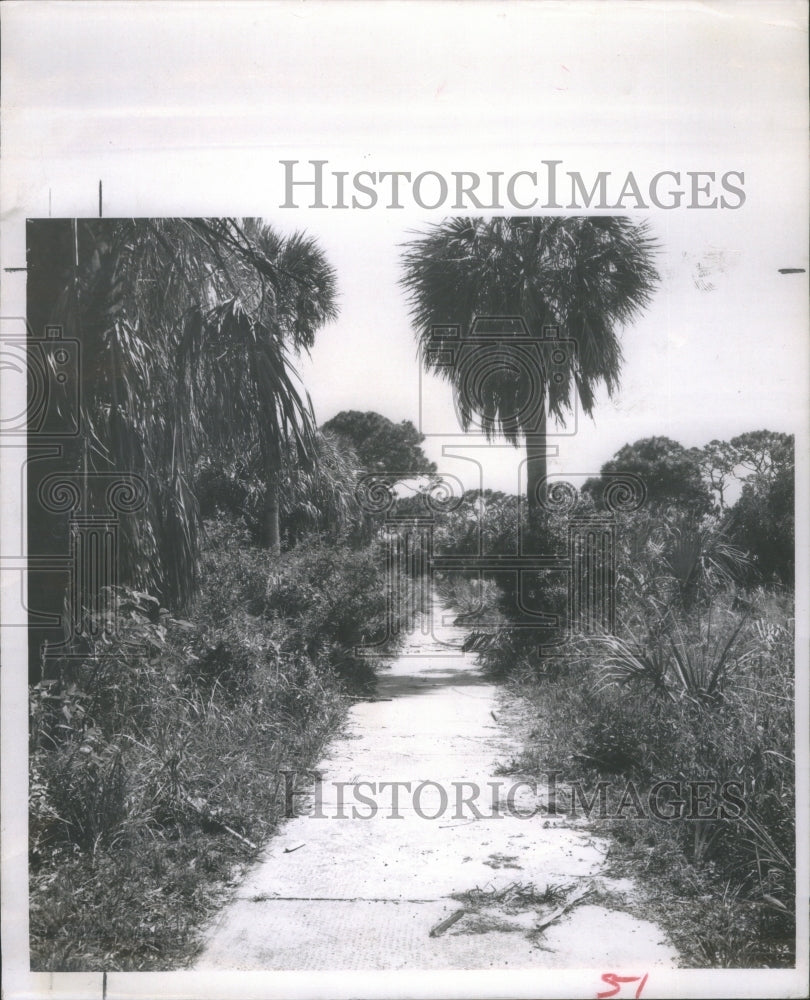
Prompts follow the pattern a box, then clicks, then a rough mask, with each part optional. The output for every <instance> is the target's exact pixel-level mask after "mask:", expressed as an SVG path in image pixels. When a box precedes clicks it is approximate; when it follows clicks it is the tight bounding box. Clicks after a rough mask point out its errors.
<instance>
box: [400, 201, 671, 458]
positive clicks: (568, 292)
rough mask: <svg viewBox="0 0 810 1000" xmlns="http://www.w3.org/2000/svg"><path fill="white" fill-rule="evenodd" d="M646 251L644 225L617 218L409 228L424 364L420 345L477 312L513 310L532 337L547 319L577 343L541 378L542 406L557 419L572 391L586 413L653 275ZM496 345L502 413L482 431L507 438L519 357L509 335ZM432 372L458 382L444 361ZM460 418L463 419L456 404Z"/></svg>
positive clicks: (409, 280) (467, 324)
mask: <svg viewBox="0 0 810 1000" xmlns="http://www.w3.org/2000/svg"><path fill="white" fill-rule="evenodd" d="M654 251H655V243H654V241H653V240H652V238H651V237H650V235H649V233H648V230H647V228H646V227H645V226H644V225H639V224H637V223H633V222H631V221H630V220H628V219H625V218H618V217H607V218H594V217H581V218H579V217H573V218H572V217H520V218H494V219H491V220H488V221H486V220H483V219H480V218H451V219H448V220H445V221H444V222H442V223H439V224H438V225H436V226H433V227H431V228H430V229H429V230H427V231H426V232H423V233H418V234H416V235H415V236H414V237H413V238H412V239H411V240H410V241H409V242H408V243H406V244H405V246H404V250H403V263H404V276H403V279H402V284H403V285H404V287H405V289H406V292H407V294H408V296H409V299H410V305H411V316H412V319H413V323H414V326H415V329H416V331H417V336H418V338H419V342H420V346H421V349H422V353H423V360H424V361H425V362H426V364H427V365H428V366H429V367H430V366H431V361H430V355H429V354H428V348H429V347H431V346H432V341H433V337H434V328H435V327H437V326H440V327H441V326H452V325H457V326H458V327H460V329H461V333H462V336H464V335H466V334H468V333H469V331H470V329H471V327H472V325H473V322H474V321H475V320H476V319H477V318H480V317H492V316H502V317H506V316H510V317H521V318H522V320H523V322H524V323H525V324H526V327H527V328H528V331H529V334H530V336H531V337H534V338H538V339H539V338H542V337H543V333H544V328H547V327H554V326H556V327H559V335H560V337H563V338H569V339H571V340H574V341H575V342H576V348H577V349H576V355H575V357H574V358H572V359H571V363H570V365H569V368H568V372H567V377H565V378H563V379H562V380H560V381H554V380H552V379H548V378H544V379H543V380H542V391H543V393H544V400H543V405H544V406H545V407H547V410H548V412H549V413H550V414H553V415H554V416H555V417H557V418H559V419H560V420H564V418H565V415H566V413H567V412H568V411H569V410H570V408H571V406H572V401H573V395H572V394H573V393H574V392H576V393H577V395H578V396H579V399H580V401H581V403H582V406H583V408H584V410H585V411H586V412H587V413H590V412H591V411H592V409H593V405H594V392H595V388H596V385H597V384H598V383H599V382H600V381H602V382H604V383H605V385H606V386H607V388H608V391H609V392H613V391H614V390H615V388H616V387H617V385H618V378H619V371H620V365H621V348H620V345H619V341H618V337H617V329H618V327H619V326H621V325H622V324H625V323H627V322H629V321H630V320H632V319H633V318H634V317H635V316H636V315H637V314H638V313H639V312H640V311H641V310H642V309H643V307H644V306H645V305H646V304H647V302H648V301H649V298H650V295H651V293H652V290H653V288H654V287H655V284H656V282H657V280H658V275H657V273H656V270H655V267H654V265H653V255H654ZM498 351H499V354H502V355H503V357H502V358H501V359H499V361H498V363H497V365H495V366H493V373H492V377H491V379H490V383H491V388H490V392H491V397H490V400H489V402H490V403H491V405H492V406H493V407H494V408H495V413H496V414H499V415H502V416H505V417H506V419H505V420H501V421H499V419H498V416H495V417H494V418H493V426H492V428H491V430H492V433H505V434H506V436H507V437H508V438H509V439H510V440H516V438H517V433H519V432H516V431H515V429H514V428H513V427H512V426H510V425H509V416H510V414H511V413H512V412H513V411H512V410H510V407H513V406H514V400H515V398H516V395H517V396H519V395H520V393H521V392H522V391H524V387H523V386H521V385H520V384H519V376H518V374H517V372H518V370H519V369H520V367H521V366H523V367H524V368H525V361H521V359H519V358H518V357H517V356H515V357H514V358H513V359H512V362H513V363H510V359H509V354H510V346H509V343H508V339H506V340H505V341H504V342H503V346H502V347H501V345H500V344H499V346H498ZM513 353H514V352H513ZM435 370H436V371H437V372H439V373H440V374H441V375H443V376H444V377H446V378H448V379H450V380H451V381H453V382H456V383H457V382H458V380H459V372H458V371H457V370H454V369H453V367H452V366H447V365H446V364H443V365H438V366H435ZM499 371H500V373H501V374H500V376H499V375H498V372H499ZM462 377H463V375H462ZM462 416H463V417H466V418H467V419H469V414H465V413H464V410H463V408H462Z"/></svg>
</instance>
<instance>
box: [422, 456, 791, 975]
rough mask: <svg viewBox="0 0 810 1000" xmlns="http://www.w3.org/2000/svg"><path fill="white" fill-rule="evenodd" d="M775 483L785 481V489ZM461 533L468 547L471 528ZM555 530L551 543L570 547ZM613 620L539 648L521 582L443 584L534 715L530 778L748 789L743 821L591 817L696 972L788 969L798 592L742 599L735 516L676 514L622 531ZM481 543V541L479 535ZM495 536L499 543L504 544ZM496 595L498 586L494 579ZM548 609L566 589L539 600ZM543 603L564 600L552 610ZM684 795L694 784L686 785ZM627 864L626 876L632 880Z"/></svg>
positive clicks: (614, 786) (627, 518)
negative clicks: (516, 601) (524, 625)
mask: <svg viewBox="0 0 810 1000" xmlns="http://www.w3.org/2000/svg"><path fill="white" fill-rule="evenodd" d="M774 481H778V475H776V476H775V477H774ZM447 527H448V528H449V537H451V538H458V540H459V542H460V544H461V545H462V547H463V548H464V549H465V550H466V549H468V548H469V547H470V545H469V540H468V539H469V537H470V529H469V526H465V525H464V524H463V522H462V521H461V519H459V521H458V523H457V524H456V525H455V529H453V522H450V524H449V525H448V526H447ZM563 527H564V526H563V524H558V525H555V519H554V517H550V518H549V519H548V521H547V525H546V531H547V532H548V536H547V539H546V540H545V541H544V542H543V544H544V545H548V546H550V548H551V550H553V548H554V541H553V539H554V537H555V536H556V537H557V538H562V537H564V531H563ZM615 528H616V545H617V571H618V572H617V578H616V587H617V590H616V600H617V610H618V622H617V628H616V631H615V634H613V635H606V634H604V635H599V634H596V635H587V634H584V635H573V636H569V637H568V639H567V641H566V642H565V643H563V644H561V645H559V646H558V647H556V649H544V650H542V651H541V650H540V649H539V648H538V647H539V642H538V636H537V632H536V631H535V632H534V634H532V631H530V630H522V629H520V628H516V627H515V626H516V624H517V618H516V614H515V608H514V605H513V604H512V602H511V598H510V596H509V590H508V588H503V586H502V585H501V586H499V587H498V590H497V592H496V593H493V592H492V590H491V588H490V587H488V588H482V587H481V585H480V584H478V585H476V581H474V580H472V579H470V578H468V579H466V580H464V579H459V578H456V579H448V580H446V581H442V583H441V584H440V588H441V590H440V592H441V593H442V596H443V597H444V598H445V599H446V600H449V601H450V602H451V603H452V606H454V607H456V608H458V609H459V611H461V612H462V621H466V622H468V623H469V624H470V625H471V633H470V637H469V639H468V648H471V649H476V650H478V651H479V654H480V661H481V662H482V664H483V665H484V666H485V667H486V668H487V669H488V670H490V671H491V672H492V673H493V674H495V675H496V676H502V677H503V676H506V677H509V678H510V679H511V681H512V683H514V684H515V685H516V688H517V690H518V691H519V692H520V694H521V695H522V696H523V697H524V698H525V699H527V701H528V702H529V704H530V705H531V718H532V720H533V726H534V728H533V730H532V733H531V736H530V737H529V739H528V741H527V747H526V751H525V754H524V756H523V757H522V759H521V760H520V761H519V762H518V764H517V765H516V766H518V767H519V769H520V772H521V773H524V774H525V773H538V774H539V775H541V776H542V775H544V774H548V773H549V772H551V771H557V772H558V773H561V774H562V775H564V776H565V780H566V781H567V782H571V781H574V780H578V781H583V780H584V781H586V782H590V783H591V787H593V784H595V782H597V781H599V780H602V779H611V780H612V783H611V784H610V787H609V793H608V794H609V804H612V806H613V807H614V810H615V807H616V805H617V804H618V803H619V801H620V799H621V794H622V790H623V788H624V780H626V779H632V780H633V781H635V782H636V783H637V787H638V789H639V790H640V792H641V794H642V796H643V795H644V794H645V793H646V790H649V789H651V788H652V787H653V786H654V785H655V783H656V781H659V780H668V781H676V782H681V783H688V782H694V781H706V780H708V781H710V782H716V783H717V784H716V785H714V786H712V789H713V790H710V802H709V805H710V806H716V805H717V804H718V801H719V800H718V797H717V796H718V794H719V792H718V789H719V788H720V786H721V785H722V783H723V782H737V786H736V787H737V789H738V794H739V795H740V796H741V797H742V800H743V802H744V812H743V813H742V814H738V813H732V814H731V815H730V816H728V817H726V818H721V817H719V816H715V817H714V818H709V819H700V820H697V819H691V818H689V816H688V815H687V816H685V815H681V817H680V818H676V819H674V820H669V821H666V822H664V821H662V820H658V819H656V818H655V817H654V816H651V815H647V816H646V817H644V818H638V817H636V816H634V815H631V816H629V817H628V818H626V819H599V818H598V817H596V816H594V817H592V822H595V823H596V824H598V827H603V828H604V829H605V831H606V832H609V833H610V834H612V837H613V843H614V849H613V851H612V854H611V856H612V857H613V858H614V862H613V863H614V865H615V866H616V867H617V868H618V869H619V872H620V873H625V872H626V873H628V874H632V875H633V876H634V877H636V878H638V877H641V879H642V880H643V881H644V882H645V883H646V885H647V887H648V888H647V892H648V894H649V896H650V897H651V898H654V899H656V900H657V899H658V897H659V896H660V895H661V894H665V895H666V896H667V898H671V897H672V896H673V895H675V896H676V897H677V898H678V901H679V906H678V911H677V912H678V917H677V919H676V918H674V917H673V918H672V919H670V918H669V917H668V912H669V908H668V907H667V906H661V905H659V904H657V905H655V908H654V914H655V916H656V917H657V918H658V919H663V920H664V921H665V923H666V924H667V930H668V931H669V933H670V935H671V936H672V937H673V940H674V942H675V943H676V945H677V946H678V948H679V950H680V951H681V953H682V954H683V955H684V956H685V958H686V960H687V963H688V964H691V965H697V966H702V965H706V964H718V965H727V966H732V967H733V966H737V967H740V966H752V965H761V966H767V965H771V966H789V965H790V964H791V963H792V961H793V954H794V952H793V949H794V943H795V939H794V933H795V928H794V924H793V915H794V879H795V853H794V852H795V845H794V839H795V798H794V779H795V774H794V761H793V746H794V717H793V704H794V700H793V683H794V678H793V672H794V650H793V628H794V622H793V617H792V615H793V609H792V604H791V599H790V595H789V594H788V593H785V592H780V591H775V590H773V589H767V588H763V587H760V588H758V589H756V590H750V589H749V590H746V591H742V590H741V589H740V588H741V585H742V584H743V583H746V582H747V572H748V563H747V560H746V556H745V553H744V552H742V551H741V550H740V549H739V548H738V546H737V544H735V539H734V538H732V537H730V534H729V530H730V529H729V523H728V518H727V517H726V518H721V517H719V516H716V515H703V516H698V515H697V514H696V513H695V512H693V511H690V510H688V509H686V510H683V509H681V510H679V509H678V508H676V507H674V506H667V507H659V508H658V509H655V508H654V509H646V510H645V509H642V510H639V511H636V512H634V513H627V514H622V515H619V516H618V517H617V520H616V526H615ZM472 534H473V535H474V534H475V533H474V532H473V533H472ZM495 537H497V533H496V536H495ZM487 582H488V583H489V582H490V581H487ZM549 594H550V595H551V597H552V599H553V589H551V590H548V591H547V592H546V594H545V595H544V601H548V598H549ZM544 606H545V607H549V606H553V604H552V605H549V604H544ZM684 787H686V784H684ZM622 866H625V867H624V868H622Z"/></svg>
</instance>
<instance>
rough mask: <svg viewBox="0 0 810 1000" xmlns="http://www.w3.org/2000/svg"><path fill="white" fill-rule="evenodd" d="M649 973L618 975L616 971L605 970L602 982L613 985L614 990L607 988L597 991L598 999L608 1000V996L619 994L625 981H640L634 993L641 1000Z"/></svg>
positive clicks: (637, 999)
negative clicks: (601, 991) (603, 990)
mask: <svg viewBox="0 0 810 1000" xmlns="http://www.w3.org/2000/svg"><path fill="white" fill-rule="evenodd" d="M647 975H648V973H646V972H645V973H644V975H643V976H617V975H616V973H615V972H603V973H602V982H603V983H607V984H608V986H612V987H613V989H612V990H605V992H604V993H597V994H596V996H597V1000H608V997H615V996H618V995H619V993H620V992H621V988H622V986H623V985H624V984H625V983H638V988H637V989H636V992H635V994H634V996H635V998H636V1000H639V997H640V996H641V991H642V990H643V989H644V985H645V983H646V982H647Z"/></svg>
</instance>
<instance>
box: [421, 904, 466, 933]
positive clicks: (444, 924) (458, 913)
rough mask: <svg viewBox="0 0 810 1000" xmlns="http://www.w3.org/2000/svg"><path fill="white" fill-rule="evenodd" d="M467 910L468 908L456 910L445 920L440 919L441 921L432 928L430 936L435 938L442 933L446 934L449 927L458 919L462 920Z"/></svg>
mask: <svg viewBox="0 0 810 1000" xmlns="http://www.w3.org/2000/svg"><path fill="white" fill-rule="evenodd" d="M466 912H467V911H466V910H454V912H453V913H451V914H450V916H449V917H445V918H444V920H441V921H439V923H438V924H436V926H435V927H433V928H432V929H431V931H430V936H431V937H432V938H435V937H438V936H439V935H440V934H444V932H445V931H446V930H447V928H448V927H452V926H453V924H454V923H456V921H458V920H461V918H462V917H463V916H464V914H465V913H466Z"/></svg>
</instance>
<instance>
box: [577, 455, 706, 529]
mask: <svg viewBox="0 0 810 1000" xmlns="http://www.w3.org/2000/svg"><path fill="white" fill-rule="evenodd" d="M622 472H626V473H632V474H634V475H636V476H638V477H639V478H640V479H641V480H642V481H643V483H644V486H645V488H646V491H647V496H646V505H647V506H648V507H662V506H666V505H668V504H677V505H678V506H679V507H689V508H690V509H692V510H695V511H698V512H701V511H705V510H708V508H709V507H710V506H711V498H710V496H709V493H708V490H707V489H706V487H705V485H704V483H703V479H702V476H701V470H700V466H699V464H698V461H697V457H696V455H695V453H694V452H691V451H688V450H687V449H686V448H684V447H683V446H682V445H680V444H678V442H677V441H673V440H671V439H670V438H668V437H651V438H642V439H641V440H640V441H636V442H635V443H634V444H626V445H624V447H623V448H620V449H619V450H618V451H617V452H616V454H615V455H614V456H613V458H611V459H609V460H608V461H607V462H605V464H604V465H603V466H602V470H601V475H602V476H605V477H606V476H608V475H609V474H611V473H614V474H615V473H622ZM600 485H601V481H600V480H599V479H596V480H588V483H587V484H586V487H587V491H588V492H591V493H593V494H594V495H595V496H597V495H598V493H599V489H598V488H599V486H600Z"/></svg>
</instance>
